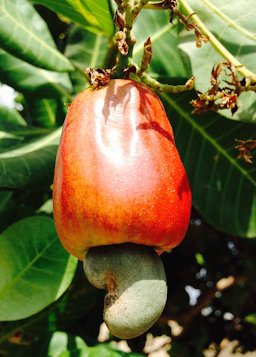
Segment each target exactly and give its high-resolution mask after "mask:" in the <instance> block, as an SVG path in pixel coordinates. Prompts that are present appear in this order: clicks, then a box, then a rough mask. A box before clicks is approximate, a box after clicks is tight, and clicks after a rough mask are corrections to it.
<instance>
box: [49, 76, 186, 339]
mask: <svg viewBox="0 0 256 357" xmlns="http://www.w3.org/2000/svg"><path fill="white" fill-rule="evenodd" d="M53 203H54V220H55V225H56V229H57V233H58V235H59V237H60V240H61V242H62V244H63V246H64V247H65V248H66V249H67V251H68V252H70V253H71V254H73V255H74V256H76V257H77V258H78V259H80V260H84V270H85V274H86V276H87V278H88V280H89V281H90V282H92V283H93V284H94V285H95V286H97V287H99V288H103V289H104V288H105V289H108V294H107V295H106V298H105V308H104V319H105V321H106V323H107V325H108V327H109V329H110V331H111V332H112V333H113V334H114V335H116V336H118V337H121V338H131V337H135V336H138V335H140V334H141V333H143V332H144V331H146V330H147V329H148V328H149V327H151V326H152V324H153V323H154V322H155V321H156V320H157V318H158V317H159V316H160V314H161V313H162V310H163V308H164V306H165V302H166V295H167V288H166V278H165V273H164V269H163V265H162V262H161V259H160V257H159V254H160V253H162V252H163V251H166V250H169V249H171V248H173V247H175V246H176V245H178V244H179V243H180V242H181V241H182V239H183V238H184V236H185V233H186V231H187V227H188V224H189V218H190V210H191V190H190V186H189V182H188V178H187V175H186V172H185V169H184V167H183V164H182V162H181V159H180V156H179V153H178V151H177V148H176V146H175V142H174V136H173V131H172V128H171V125H170V123H169V121H168V118H167V116H166V113H165V110H164V108H163V105H162V103H161V101H160V100H159V98H158V97H157V95H156V94H155V93H154V92H153V91H152V90H151V89H149V88H148V87H147V86H145V85H143V84H140V83H137V82H135V81H131V80H124V79H116V80H111V81H110V82H109V83H108V84H107V85H106V86H104V87H102V88H100V89H95V90H93V89H86V90H84V91H83V92H82V93H80V94H79V95H78V96H77V97H76V98H75V99H74V101H73V102H72V104H71V106H70V107H69V110H68V114H67V117H66V120H65V123H64V126H63V133H62V137H61V142H60V145H59V149H58V153H57V159H56V167H55V175H54V185H53ZM156 252H157V253H158V254H157V253H156Z"/></svg>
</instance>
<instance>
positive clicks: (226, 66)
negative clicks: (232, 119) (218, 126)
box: [191, 61, 256, 114]
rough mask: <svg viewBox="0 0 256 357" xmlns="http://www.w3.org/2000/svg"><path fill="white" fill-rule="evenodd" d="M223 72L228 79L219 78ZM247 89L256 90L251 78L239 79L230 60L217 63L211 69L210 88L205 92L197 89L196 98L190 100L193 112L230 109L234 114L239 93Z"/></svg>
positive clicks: (237, 106) (237, 105) (255, 84)
mask: <svg viewBox="0 0 256 357" xmlns="http://www.w3.org/2000/svg"><path fill="white" fill-rule="evenodd" d="M223 72H224V74H225V76H226V77H227V78H228V80H223V79H222V78H221V75H222V74H223ZM247 91H256V83H253V82H252V80H251V78H243V79H242V80H239V79H238V75H237V70H236V67H235V66H234V65H233V64H232V63H231V62H229V61H226V62H223V63H219V64H217V65H216V66H214V67H213V69H212V72H211V87H210V89H209V90H208V91H207V92H205V93H201V92H199V91H198V92H197V94H198V98H197V99H195V100H192V101H191V104H192V105H193V107H194V108H195V109H194V111H193V113H194V114H201V113H205V112H207V111H209V110H213V111H217V110H220V109H230V110H231V112H232V114H235V112H236V111H237V110H238V108H239V104H238V97H239V95H240V94H241V93H242V92H247Z"/></svg>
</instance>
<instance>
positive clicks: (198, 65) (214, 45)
mask: <svg viewBox="0 0 256 357" xmlns="http://www.w3.org/2000/svg"><path fill="white" fill-rule="evenodd" d="M182 3H184V4H189V5H190V6H191V9H192V10H193V11H192V12H195V13H196V14H197V16H198V17H199V19H200V20H201V21H202V22H203V24H204V26H205V27H206V29H207V30H208V31H209V33H210V35H211V37H210V41H209V43H207V44H203V46H202V48H197V47H196V45H195V36H194V35H193V34H192V33H191V32H192V31H191V32H187V31H183V32H182V35H181V37H180V41H181V42H180V48H181V50H182V51H183V53H186V55H187V56H188V59H189V61H190V63H191V69H192V73H193V75H195V76H196V88H197V89H198V90H200V91H202V92H204V91H206V90H207V89H209V87H210V76H211V70H212V68H213V66H214V65H216V64H217V63H219V62H223V61H226V60H227V59H229V60H231V62H232V61H238V62H239V63H240V64H241V66H238V67H237V70H238V71H240V72H243V70H244V67H242V65H244V66H245V67H246V70H248V71H249V73H247V72H246V70H245V74H247V76H251V75H254V76H255V78H256V62H255V54H256V47H255V41H256V34H255V15H256V9H255V6H254V1H253V0H250V1H246V2H244V1H242V0H239V1H236V2H235V3H234V1H232V0H228V1H225V3H224V2H223V1H221V0H216V1H214V2H212V1H209V0H199V1H197V0H196V1H195V0H187V1H184V0H182ZM241 8H242V9H243V16H241ZM253 29H254V31H253ZM253 73H254V74H253ZM220 114H222V115H224V116H226V117H227V118H230V119H234V120H239V121H247V122H256V94H255V93H254V92H248V93H244V94H243V95H241V96H240V108H239V110H238V111H237V112H236V113H235V115H233V116H232V114H231V112H230V110H225V111H220Z"/></svg>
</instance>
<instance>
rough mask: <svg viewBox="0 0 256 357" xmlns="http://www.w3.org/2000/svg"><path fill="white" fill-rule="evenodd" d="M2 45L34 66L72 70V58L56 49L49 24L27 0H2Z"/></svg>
mask: <svg viewBox="0 0 256 357" xmlns="http://www.w3.org/2000/svg"><path fill="white" fill-rule="evenodd" d="M0 13H1V16H0V20H1V21H0V45H1V46H2V48H3V49H5V50H6V51H7V52H10V53H11V54H13V55H15V56H16V57H19V58H20V59H22V60H24V61H26V62H29V63H31V64H33V65H35V66H38V67H41V68H45V69H49V70H53V71H71V70H72V69H73V66H72V64H71V63H70V62H69V60H68V59H67V58H66V57H65V56H63V55H62V54H61V53H60V52H59V51H58V50H57V48H56V46H55V43H54V41H53V39H52V37H51V34H50V32H49V30H48V27H47V25H46V23H45V22H44V21H43V19H42V18H41V17H40V16H39V15H38V13H37V12H36V10H35V9H34V7H33V6H32V5H31V4H30V3H29V2H28V1H26V0H18V1H17V0H15V1H10V0H0Z"/></svg>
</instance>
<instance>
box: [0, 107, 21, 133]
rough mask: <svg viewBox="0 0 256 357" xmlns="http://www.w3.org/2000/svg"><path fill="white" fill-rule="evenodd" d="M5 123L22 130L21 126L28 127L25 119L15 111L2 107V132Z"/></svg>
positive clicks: (0, 121)
mask: <svg viewBox="0 0 256 357" xmlns="http://www.w3.org/2000/svg"><path fill="white" fill-rule="evenodd" d="M3 122H4V123H5V124H6V123H9V124H10V125H12V127H16V128H20V126H26V125H27V123H26V121H25V119H24V118H23V117H22V116H21V115H20V114H19V112H18V111H17V110H15V109H12V108H8V107H5V106H3V105H0V128H1V130H2V129H3V128H2V125H3Z"/></svg>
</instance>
